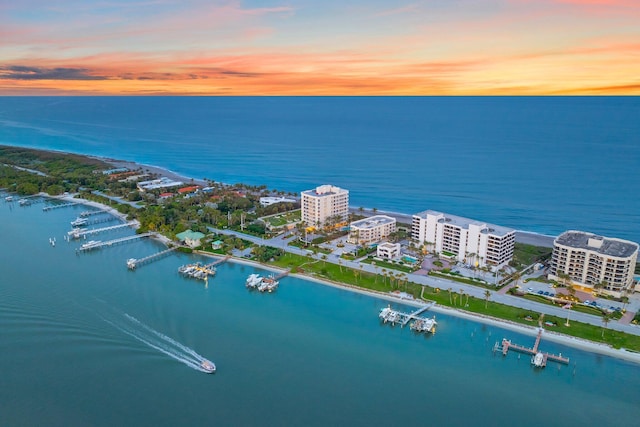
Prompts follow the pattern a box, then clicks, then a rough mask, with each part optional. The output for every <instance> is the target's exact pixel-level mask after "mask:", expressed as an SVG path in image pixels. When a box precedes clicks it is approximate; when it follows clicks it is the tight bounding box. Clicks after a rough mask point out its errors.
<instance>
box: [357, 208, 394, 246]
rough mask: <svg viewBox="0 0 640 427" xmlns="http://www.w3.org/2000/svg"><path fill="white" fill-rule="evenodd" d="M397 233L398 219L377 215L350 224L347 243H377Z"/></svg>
mask: <svg viewBox="0 0 640 427" xmlns="http://www.w3.org/2000/svg"><path fill="white" fill-rule="evenodd" d="M395 231H396V219H395V218H392V217H390V216H386V215H376V216H372V217H369V218H365V219H361V220H358V221H354V222H352V223H351V224H349V237H348V238H347V242H349V243H354V244H356V245H365V244H369V243H377V242H379V241H381V240H383V239H386V238H387V237H389V235H390V234H391V233H394V232H395Z"/></svg>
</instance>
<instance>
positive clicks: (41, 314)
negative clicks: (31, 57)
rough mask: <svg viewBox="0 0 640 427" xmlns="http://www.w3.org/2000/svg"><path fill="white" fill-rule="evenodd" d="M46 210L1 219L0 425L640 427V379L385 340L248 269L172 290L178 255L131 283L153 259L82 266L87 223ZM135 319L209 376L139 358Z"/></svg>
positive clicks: (2, 208)
mask: <svg viewBox="0 0 640 427" xmlns="http://www.w3.org/2000/svg"><path fill="white" fill-rule="evenodd" d="M41 207H42V205H33V206H30V207H18V206H17V203H13V204H8V203H5V202H4V201H0V235H2V258H3V259H2V281H1V285H0V331H1V332H0V333H1V339H0V372H2V375H1V376H0V378H1V384H2V387H0V425H21V426H32V425H33V426H36V425H38V426H39V425H48V426H87V425H92V426H113V425H136V426H147V425H148V426H175V425H190V424H191V425H213V424H216V425H318V426H320V425H322V426H326V425H389V424H392V425H401V424H404V423H407V424H409V425H416V424H417V425H442V426H444V425H446V426H457V425H459V426H468V425H476V426H494V425H507V424H517V425H521V426H539V425H543V424H549V423H550V422H552V423H553V424H554V425H563V426H582V425H611V424H612V423H613V420H615V422H616V424H620V425H634V424H635V423H636V422H637V419H638V417H639V416H640V408H639V407H638V405H637V398H638V396H639V395H640V382H639V381H638V377H639V374H640V368H639V367H638V366H637V365H633V364H630V363H627V362H624V361H619V360H615V359H612V358H609V357H605V356H600V355H595V354H590V353H585V352H582V351H578V350H576V349H572V348H568V347H565V346H562V345H559V344H555V343H551V342H547V341H544V340H543V342H542V346H541V348H543V349H544V350H546V351H550V352H555V353H558V352H561V353H562V354H565V355H569V357H570V358H571V365H570V366H561V367H558V365H554V364H550V365H549V366H548V367H547V368H546V369H544V370H540V371H536V370H533V369H532V368H531V367H530V364H529V362H528V358H526V357H522V358H521V359H518V357H517V355H516V354H510V355H509V356H508V357H506V358H503V357H502V356H494V355H493V354H492V351H491V348H492V346H493V344H494V343H495V342H496V341H497V340H499V339H501V338H503V337H508V338H510V339H512V340H513V341H514V342H519V343H522V344H529V345H530V344H532V343H533V340H534V338H533V337H527V336H522V335H519V334H516V333H514V332H509V331H504V330H501V329H499V328H496V327H493V326H485V325H481V324H478V323H474V322H470V321H468V320H463V319H458V318H452V317H448V316H444V315H438V321H439V328H438V332H437V333H436V334H435V335H434V336H429V337H425V336H422V335H415V334H413V333H412V332H411V331H409V329H408V328H405V329H401V328H399V327H395V328H393V327H390V326H387V325H381V324H380V323H379V321H378V319H377V314H378V311H379V310H380V308H382V307H384V306H385V305H386V304H387V303H386V302H384V301H380V300H377V299H375V298H371V297H367V296H363V295H359V294H353V293H350V292H347V291H344V290H340V289H334V288H331V287H326V286H322V285H319V284H315V283H311V282H307V281H303V280H299V279H296V278H291V277H286V278H284V279H282V280H281V283H280V288H279V289H278V291H277V292H276V293H275V294H260V293H251V292H248V291H247V290H246V288H245V287H244V280H245V278H246V277H247V275H249V274H250V273H252V272H254V271H259V270H256V269H255V268H253V267H250V266H246V265H240V264H233V263H226V264H223V265H221V266H219V267H218V274H217V275H216V277H215V278H214V279H213V280H211V281H210V282H209V286H208V287H204V285H203V283H202V282H198V281H194V280H190V279H185V278H182V277H180V276H179V275H178V273H177V267H178V266H180V265H182V264H184V263H186V262H190V261H193V260H195V258H192V257H191V256H188V255H184V254H175V255H172V256H169V257H167V258H164V259H161V260H160V261H157V262H155V263H152V264H149V265H146V266H143V267H142V268H140V269H138V270H137V271H134V272H132V271H128V270H127V268H126V266H125V260H126V259H128V258H130V257H141V256H144V255H147V254H150V253H153V252H155V251H158V250H160V249H161V248H162V246H161V245H159V244H158V243H155V242H153V241H139V242H137V243H131V244H125V245H121V246H114V247H111V248H108V249H104V250H99V251H94V252H92V253H87V254H82V255H77V254H76V252H75V248H76V247H77V246H79V244H80V243H73V242H72V243H67V242H65V241H63V236H64V234H65V233H66V231H68V230H69V228H70V226H69V221H71V220H73V219H74V218H75V217H76V216H77V214H78V213H79V212H81V211H82V210H84V208H82V207H70V208H64V209H59V210H54V211H50V212H46V213H45V212H42V210H41ZM130 233H131V232H130V231H121V232H113V233H110V234H106V235H100V236H99V237H98V239H100V240H107V239H110V238H114V237H117V236H123V235H127V234H130ZM50 237H56V241H57V244H56V246H55V247H52V246H50V245H49V243H48V240H49V238H50ZM398 307H400V306H398ZM407 309H408V308H407ZM128 316H131V317H128ZM132 318H133V319H137V320H138V321H139V322H141V323H142V324H144V325H148V327H149V328H152V329H153V330H155V331H158V332H159V333H162V334H164V335H166V336H168V337H170V338H171V339H173V340H175V341H176V342H178V343H180V344H182V345H184V346H186V347H188V348H189V349H192V350H193V351H195V352H197V353H198V354H200V355H202V356H204V357H206V358H209V359H211V360H213V361H214V362H215V363H216V365H217V367H218V372H217V373H216V374H215V375H206V374H203V373H202V372H199V371H197V370H195V369H193V368H191V367H189V366H188V365H186V364H184V363H182V362H181V361H180V360H177V359H176V358H174V357H171V356H169V355H167V354H165V353H163V352H162V351H160V350H158V349H154V348H152V347H150V346H149V345H147V344H145V343H144V342H142V341H141V340H140V339H146V340H153V339H154V338H153V337H154V336H155V337H157V335H154V334H153V333H152V332H150V331H149V330H148V329H146V328H145V327H144V326H142V324H139V323H137V322H135V321H133V320H132ZM125 330H126V331H128V332H130V333H131V334H133V335H134V336H137V337H139V338H140V339H137V338H135V337H134V336H131V335H130V334H127V333H125V332H124V331H125ZM154 342H155V343H156V344H159V345H161V346H165V347H166V346H168V345H169V341H167V340H164V341H163V340H156V341H154ZM163 348H164V347H163ZM171 348H175V345H174V346H173V347H171ZM180 354H181V355H182V356H184V354H185V352H184V351H182V352H180Z"/></svg>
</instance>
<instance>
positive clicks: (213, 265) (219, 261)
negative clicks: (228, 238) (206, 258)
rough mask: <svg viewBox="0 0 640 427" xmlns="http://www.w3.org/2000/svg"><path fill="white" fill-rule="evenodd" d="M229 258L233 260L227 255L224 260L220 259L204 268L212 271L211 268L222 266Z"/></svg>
mask: <svg viewBox="0 0 640 427" xmlns="http://www.w3.org/2000/svg"><path fill="white" fill-rule="evenodd" d="M229 258H231V255H227V256H225V257H224V258H219V259H217V260H215V261H213V262H212V263H209V264H206V265H205V266H203V268H206V269H211V268H213V267H215V266H216V265H219V264H222V263H223V262H225V261H227V260H228V259H229Z"/></svg>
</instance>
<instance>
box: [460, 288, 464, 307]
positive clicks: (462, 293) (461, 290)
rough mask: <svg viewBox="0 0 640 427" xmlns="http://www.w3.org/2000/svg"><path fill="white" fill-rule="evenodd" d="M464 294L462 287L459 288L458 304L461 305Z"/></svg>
mask: <svg viewBox="0 0 640 427" xmlns="http://www.w3.org/2000/svg"><path fill="white" fill-rule="evenodd" d="M463 296H464V289H462V288H460V305H462V297H463Z"/></svg>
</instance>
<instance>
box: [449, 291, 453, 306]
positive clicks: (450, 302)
mask: <svg viewBox="0 0 640 427" xmlns="http://www.w3.org/2000/svg"><path fill="white" fill-rule="evenodd" d="M451 290H452V289H451V288H449V304H451V305H453V302H452V301H451Z"/></svg>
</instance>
